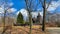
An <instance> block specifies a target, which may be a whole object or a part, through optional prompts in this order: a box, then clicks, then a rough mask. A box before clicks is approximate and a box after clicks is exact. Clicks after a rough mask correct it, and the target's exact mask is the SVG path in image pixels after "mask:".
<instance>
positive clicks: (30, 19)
mask: <svg viewBox="0 0 60 34" xmlns="http://www.w3.org/2000/svg"><path fill="white" fill-rule="evenodd" d="M29 23H30V32H29V34H31V33H32V16H31V13H30V12H29Z"/></svg>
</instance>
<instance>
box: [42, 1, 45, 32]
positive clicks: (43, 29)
mask: <svg viewBox="0 0 60 34" xmlns="http://www.w3.org/2000/svg"><path fill="white" fill-rule="evenodd" d="M45 1H46V0H44V6H43V22H42V31H45V16H46V8H45V7H46V4H45Z"/></svg>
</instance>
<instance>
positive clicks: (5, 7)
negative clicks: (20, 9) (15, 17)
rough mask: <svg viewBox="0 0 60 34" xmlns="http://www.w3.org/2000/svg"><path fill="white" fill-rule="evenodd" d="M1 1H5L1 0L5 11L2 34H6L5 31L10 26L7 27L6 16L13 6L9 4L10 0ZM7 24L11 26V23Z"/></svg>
mask: <svg viewBox="0 0 60 34" xmlns="http://www.w3.org/2000/svg"><path fill="white" fill-rule="evenodd" d="M0 1H3V2H1V5H0V7H2V8H3V13H2V14H4V18H3V32H2V34H4V33H5V31H6V30H7V29H8V27H6V25H5V23H6V22H5V21H6V19H5V18H6V14H7V10H8V9H10V8H11V7H12V6H9V5H8V2H9V1H8V0H0ZM7 26H9V25H7ZM9 27H10V26H9Z"/></svg>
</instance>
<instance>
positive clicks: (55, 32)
mask: <svg viewBox="0 0 60 34" xmlns="http://www.w3.org/2000/svg"><path fill="white" fill-rule="evenodd" d="M47 32H49V34H60V28H47Z"/></svg>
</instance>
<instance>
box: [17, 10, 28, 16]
mask: <svg viewBox="0 0 60 34" xmlns="http://www.w3.org/2000/svg"><path fill="white" fill-rule="evenodd" d="M19 12H21V13H22V15H23V16H28V11H27V10H26V9H21V10H19V11H18V12H17V15H18V14H19Z"/></svg>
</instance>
